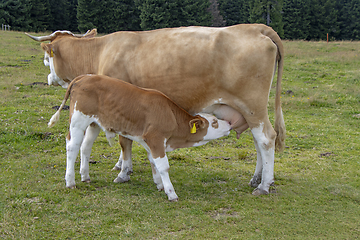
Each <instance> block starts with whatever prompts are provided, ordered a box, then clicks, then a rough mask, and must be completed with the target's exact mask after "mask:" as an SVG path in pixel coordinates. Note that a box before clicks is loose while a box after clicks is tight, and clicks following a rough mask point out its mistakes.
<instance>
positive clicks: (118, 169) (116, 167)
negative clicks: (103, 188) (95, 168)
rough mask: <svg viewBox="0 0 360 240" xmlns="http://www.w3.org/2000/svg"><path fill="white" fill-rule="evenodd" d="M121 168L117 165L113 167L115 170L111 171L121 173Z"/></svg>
mask: <svg viewBox="0 0 360 240" xmlns="http://www.w3.org/2000/svg"><path fill="white" fill-rule="evenodd" d="M120 170H121V168H119V167H118V166H116V165H115V167H113V169H111V171H120Z"/></svg>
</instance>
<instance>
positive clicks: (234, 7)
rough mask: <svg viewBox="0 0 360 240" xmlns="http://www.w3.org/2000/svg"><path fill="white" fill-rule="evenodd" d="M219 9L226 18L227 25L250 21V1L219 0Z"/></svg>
mask: <svg viewBox="0 0 360 240" xmlns="http://www.w3.org/2000/svg"><path fill="white" fill-rule="evenodd" d="M218 2H219V9H220V12H221V14H222V16H223V18H224V19H225V20H226V25H227V26H231V25H235V24H239V23H249V17H250V1H247V0H219V1H218Z"/></svg>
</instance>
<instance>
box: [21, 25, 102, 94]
mask: <svg viewBox="0 0 360 240" xmlns="http://www.w3.org/2000/svg"><path fill="white" fill-rule="evenodd" d="M25 34H26V35H27V36H29V37H30V38H31V39H33V40H35V41H38V42H42V43H41V48H42V49H43V50H44V52H45V55H44V65H45V66H49V67H50V74H49V75H48V84H49V85H55V86H58V85H60V86H62V87H63V88H67V87H68V85H69V82H68V79H65V80H64V79H61V78H60V77H58V75H57V74H56V72H55V66H54V57H55V56H56V42H57V41H58V40H59V39H61V38H65V37H76V38H92V37H95V36H96V34H97V30H96V29H93V30H91V31H90V30H89V31H87V32H86V33H85V34H74V33H72V32H70V31H56V32H53V33H52V34H50V35H48V36H41V37H36V36H32V35H30V34H28V33H25ZM44 41H50V43H43V42H44Z"/></svg>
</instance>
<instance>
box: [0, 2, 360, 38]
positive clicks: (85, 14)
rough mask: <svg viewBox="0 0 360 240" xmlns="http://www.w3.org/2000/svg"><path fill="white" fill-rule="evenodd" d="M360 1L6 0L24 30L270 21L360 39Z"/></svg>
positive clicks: (5, 14)
mask: <svg viewBox="0 0 360 240" xmlns="http://www.w3.org/2000/svg"><path fill="white" fill-rule="evenodd" d="M359 19H360V0H0V22H1V23H2V24H7V25H10V26H11V29H12V30H18V31H35V32H40V31H55V30H70V31H74V32H77V31H81V32H85V31H86V30H88V29H92V28H97V29H98V31H99V32H101V33H110V32H114V31H120V30H151V29H157V28H164V27H178V26H190V25H201V26H225V25H227V26H230V25H234V24H238V23H264V24H267V25H269V26H271V27H272V28H274V30H276V31H277V32H278V33H279V35H280V36H281V37H282V38H286V39H304V40H320V39H322V40H325V39H326V34H327V33H329V35H330V38H331V39H337V40H360V20H359Z"/></svg>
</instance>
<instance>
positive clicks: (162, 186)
mask: <svg viewBox="0 0 360 240" xmlns="http://www.w3.org/2000/svg"><path fill="white" fill-rule="evenodd" d="M156 188H157V190H158V191H159V192H161V191H162V190H164V185H162V184H161V185H156Z"/></svg>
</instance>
